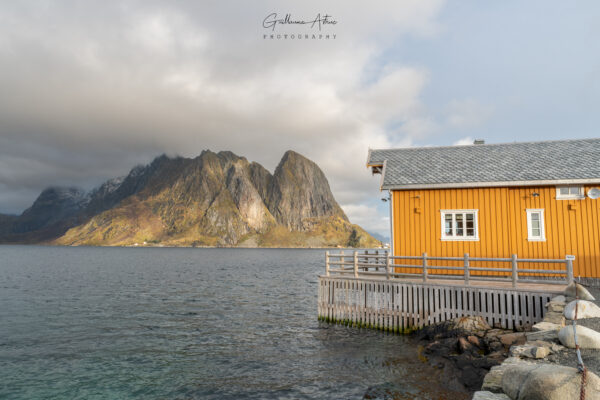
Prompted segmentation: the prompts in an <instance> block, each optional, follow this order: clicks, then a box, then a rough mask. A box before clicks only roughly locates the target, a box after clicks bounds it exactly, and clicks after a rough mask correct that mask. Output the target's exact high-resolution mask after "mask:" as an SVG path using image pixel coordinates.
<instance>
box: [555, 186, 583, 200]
mask: <svg viewBox="0 0 600 400" xmlns="http://www.w3.org/2000/svg"><path fill="white" fill-rule="evenodd" d="M563 188H569V190H570V189H571V188H577V189H578V193H577V194H560V189H563ZM583 199H585V193H584V190H583V185H561V186H557V187H556V200H583Z"/></svg>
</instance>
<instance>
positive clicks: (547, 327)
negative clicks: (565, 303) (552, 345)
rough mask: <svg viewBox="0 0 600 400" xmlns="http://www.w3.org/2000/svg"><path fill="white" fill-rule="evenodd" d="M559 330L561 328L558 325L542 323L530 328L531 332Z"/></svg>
mask: <svg viewBox="0 0 600 400" xmlns="http://www.w3.org/2000/svg"><path fill="white" fill-rule="evenodd" d="M560 328H562V326H560V325H558V324H555V323H552V322H546V321H542V322H538V323H537V324H535V325H533V326H532V327H531V330H532V331H533V332H539V331H547V330H551V329H554V330H555V331H558V330H559V329H560Z"/></svg>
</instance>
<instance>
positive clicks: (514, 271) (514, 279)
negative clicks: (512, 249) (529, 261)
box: [511, 254, 519, 288]
mask: <svg viewBox="0 0 600 400" xmlns="http://www.w3.org/2000/svg"><path fill="white" fill-rule="evenodd" d="M511 263H512V287H514V288H516V287H517V282H518V281H519V271H518V270H517V266H518V265H517V255H516V254H513V255H512V256H511Z"/></svg>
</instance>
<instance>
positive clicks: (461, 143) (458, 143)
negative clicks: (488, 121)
mask: <svg viewBox="0 0 600 400" xmlns="http://www.w3.org/2000/svg"><path fill="white" fill-rule="evenodd" d="M471 144H473V138H472V137H471V136H466V137H464V138H461V139H458V140H457V141H456V142H454V143H452V146H468V145H471Z"/></svg>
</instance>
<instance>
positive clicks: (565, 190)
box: [560, 187, 569, 195]
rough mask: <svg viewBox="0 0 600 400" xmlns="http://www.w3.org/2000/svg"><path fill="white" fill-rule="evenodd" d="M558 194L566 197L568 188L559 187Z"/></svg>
mask: <svg viewBox="0 0 600 400" xmlns="http://www.w3.org/2000/svg"><path fill="white" fill-rule="evenodd" d="M560 194H564V195H568V194H569V188H568V187H561V188H560Z"/></svg>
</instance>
